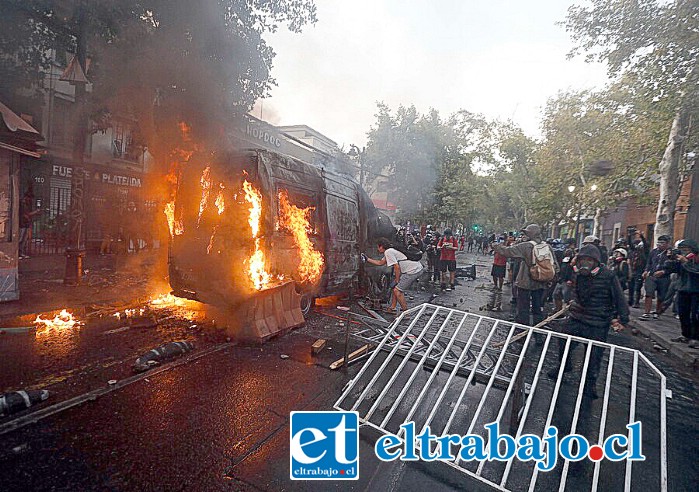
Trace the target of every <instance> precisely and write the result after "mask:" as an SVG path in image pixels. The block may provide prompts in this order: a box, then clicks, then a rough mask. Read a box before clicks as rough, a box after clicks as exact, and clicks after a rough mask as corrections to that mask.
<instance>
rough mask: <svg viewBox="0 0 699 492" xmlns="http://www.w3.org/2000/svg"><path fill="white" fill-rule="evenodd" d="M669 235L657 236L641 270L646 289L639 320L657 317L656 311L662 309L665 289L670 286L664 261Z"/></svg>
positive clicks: (666, 258) (666, 260)
mask: <svg viewBox="0 0 699 492" xmlns="http://www.w3.org/2000/svg"><path fill="white" fill-rule="evenodd" d="M670 241H671V238H670V236H665V235H663V236H660V237H659V238H658V246H657V247H656V248H654V249H653V250H652V251H651V252H650V254H649V255H648V261H647V262H646V269H645V270H644V272H643V280H644V284H643V287H644V288H645V289H646V299H645V303H644V306H643V307H644V311H645V312H644V313H643V314H642V315H641V317H640V318H639V319H640V320H641V321H647V320H649V319H651V317H652V318H653V319H658V312H662V310H663V299H665V295H666V294H667V289H668V287H670V272H669V271H668V270H667V267H666V263H667V262H668V256H667V250H668V248H669V247H670ZM656 294H657V296H658V297H657V300H656V302H655V309H656V310H655V311H653V312H651V309H652V307H653V298H655V296H656Z"/></svg>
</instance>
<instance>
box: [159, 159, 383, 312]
mask: <svg viewBox="0 0 699 492" xmlns="http://www.w3.org/2000/svg"><path fill="white" fill-rule="evenodd" d="M168 206H169V214H168V221H169V225H170V233H171V242H170V250H169V276H170V284H171V287H172V288H173V291H174V293H175V294H176V295H178V296H181V297H186V298H190V299H195V300H199V301H202V302H206V303H210V304H218V305H221V304H223V305H229V306H230V305H236V304H237V303H239V302H241V301H242V300H244V299H246V298H250V297H251V296H254V294H255V293H256V292H258V291H262V290H265V289H268V288H271V287H273V286H274V285H275V284H278V283H281V282H287V281H290V280H292V281H294V282H295V285H296V288H297V291H298V292H299V293H300V294H301V296H302V297H301V308H302V310H303V311H304V314H306V313H307V311H308V310H310V307H311V306H312V304H313V300H314V299H315V298H317V297H325V296H329V295H335V294H339V293H343V292H348V291H349V290H350V289H353V288H355V287H356V286H357V285H358V283H359V273H360V264H361V262H360V253H361V252H362V251H365V250H366V249H367V248H368V247H370V246H371V245H372V244H373V242H374V241H375V239H376V238H378V237H381V236H388V237H391V236H392V235H393V234H394V233H395V229H394V227H393V224H392V223H391V221H390V220H389V219H388V217H386V216H385V215H384V214H382V213H380V212H379V211H378V210H377V209H376V208H375V207H374V205H373V203H372V202H371V200H370V199H369V197H368V195H367V194H366V192H365V191H364V190H363V189H362V187H361V186H360V185H359V183H357V181H356V180H355V179H354V178H353V177H351V176H349V175H346V174H343V173H340V172H335V171H333V170H329V169H324V168H320V167H316V166H313V165H310V164H307V163H305V162H302V161H300V160H297V159H294V158H291V157H287V156H284V155H280V154H277V153H275V152H271V151H267V150H249V151H243V152H230V153H225V154H222V155H219V156H215V157H208V158H203V157H202V156H193V157H192V158H191V159H189V161H188V162H187V163H186V164H185V165H182V166H181V167H180V169H179V171H178V173H177V176H176V192H175V198H174V201H173V202H172V203H171V204H169V205H168ZM166 213H168V210H167V209H166Z"/></svg>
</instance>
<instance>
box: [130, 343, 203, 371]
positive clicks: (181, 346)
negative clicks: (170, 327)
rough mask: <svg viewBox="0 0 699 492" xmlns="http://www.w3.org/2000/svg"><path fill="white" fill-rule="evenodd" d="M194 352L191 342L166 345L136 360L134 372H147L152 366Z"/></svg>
mask: <svg viewBox="0 0 699 492" xmlns="http://www.w3.org/2000/svg"><path fill="white" fill-rule="evenodd" d="M192 350H194V344H192V343H191V342H185V341H180V342H170V343H166V344H164V345H161V346H160V347H157V348H154V349H152V350H150V351H148V352H147V353H146V354H144V355H142V356H141V357H139V358H138V359H136V362H135V363H134V366H133V370H134V372H144V371H147V370H148V369H150V368H151V367H152V366H156V365H158V364H160V363H161V362H163V361H166V360H168V359H172V358H173V357H176V356H178V355H182V354H185V353H187V352H191V351H192Z"/></svg>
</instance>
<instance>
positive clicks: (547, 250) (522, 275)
mask: <svg viewBox="0 0 699 492" xmlns="http://www.w3.org/2000/svg"><path fill="white" fill-rule="evenodd" d="M521 232H522V236H523V237H522V242H520V243H519V244H515V245H513V246H505V245H503V244H499V243H493V244H492V245H491V247H492V248H493V250H494V251H495V252H496V253H499V254H501V255H502V256H504V257H506V258H521V260H522V264H521V265H520V268H519V272H518V273H517V279H516V280H515V286H516V287H517V314H516V315H515V322H516V323H519V324H522V325H535V324H537V323H539V322H540V321H543V319H544V313H543V310H542V304H543V301H544V292H545V291H546V287H547V285H548V283H549V282H551V281H553V279H554V277H555V276H556V275H557V274H558V272H559V267H558V262H557V261H556V258H555V255H554V253H553V251H552V250H551V247H550V246H549V245H548V244H546V243H545V242H544V241H543V240H542V238H541V227H539V225H538V224H529V225H528V226H527V227H525V228H523V229H522V231H521ZM530 314H531V320H530Z"/></svg>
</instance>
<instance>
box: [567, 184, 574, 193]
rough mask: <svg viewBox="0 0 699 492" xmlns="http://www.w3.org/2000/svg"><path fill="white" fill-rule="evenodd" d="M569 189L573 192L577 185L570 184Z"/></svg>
mask: <svg viewBox="0 0 699 492" xmlns="http://www.w3.org/2000/svg"><path fill="white" fill-rule="evenodd" d="M568 191H570V192H571V193H573V192H574V191H575V186H574V185H570V186H569V187H568Z"/></svg>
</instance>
